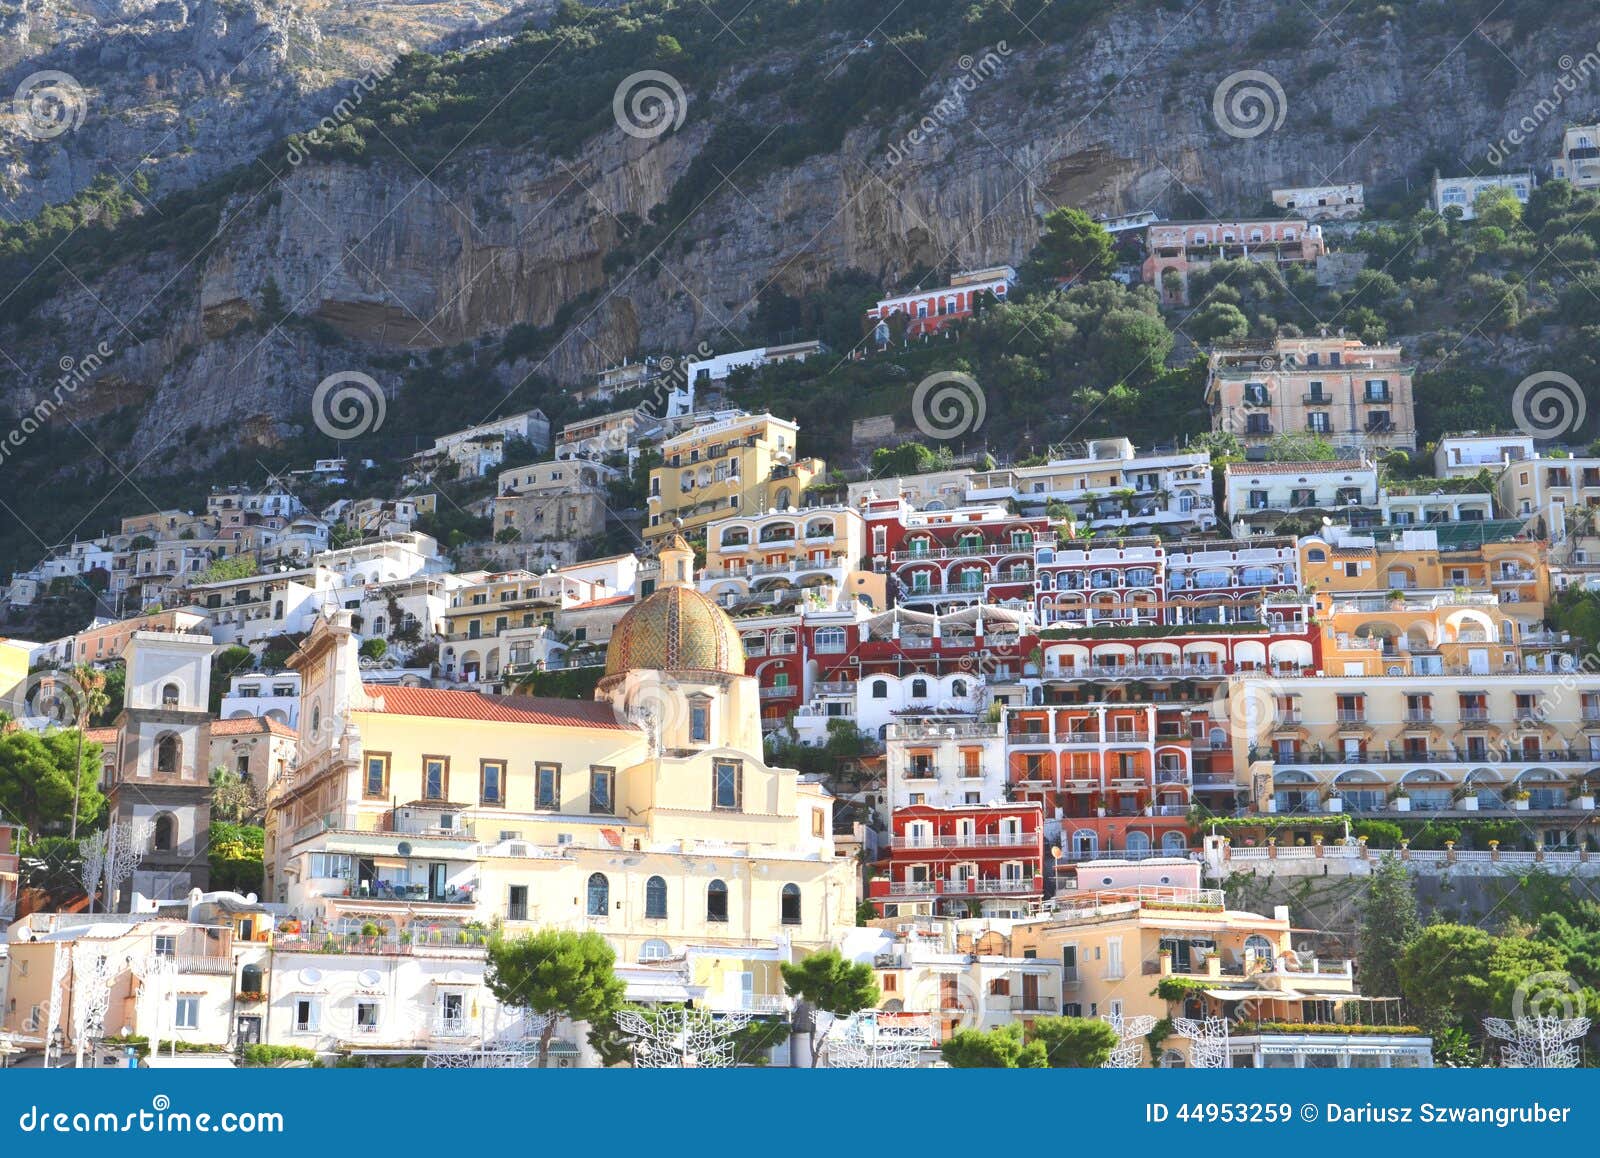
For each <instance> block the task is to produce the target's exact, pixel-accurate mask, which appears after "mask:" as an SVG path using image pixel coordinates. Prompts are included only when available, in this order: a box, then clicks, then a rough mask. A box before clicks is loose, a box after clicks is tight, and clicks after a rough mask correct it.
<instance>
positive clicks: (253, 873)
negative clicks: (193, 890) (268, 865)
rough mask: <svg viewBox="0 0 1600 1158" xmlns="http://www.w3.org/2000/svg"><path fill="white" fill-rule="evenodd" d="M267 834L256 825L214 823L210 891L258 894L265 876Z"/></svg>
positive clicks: (225, 822) (209, 852)
mask: <svg viewBox="0 0 1600 1158" xmlns="http://www.w3.org/2000/svg"><path fill="white" fill-rule="evenodd" d="M265 847H266V831H265V830H264V829H262V828H260V827H258V826H256V825H254V824H233V823H230V822H228V821H223V820H215V819H214V820H212V822H211V846H210V848H209V849H208V859H209V860H210V862H211V887H212V888H214V889H232V890H233V891H234V892H236V893H259V892H260V891H261V884H262V881H263V880H264V879H265V876H266V873H265V871H264V869H263V859H264V858H263V853H264V851H265Z"/></svg>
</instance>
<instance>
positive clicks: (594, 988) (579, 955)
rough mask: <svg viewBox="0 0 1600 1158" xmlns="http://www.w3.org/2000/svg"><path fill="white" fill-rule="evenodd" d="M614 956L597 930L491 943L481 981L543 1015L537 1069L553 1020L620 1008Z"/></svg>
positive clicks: (509, 1002) (505, 999) (595, 1016)
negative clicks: (487, 962) (485, 970)
mask: <svg viewBox="0 0 1600 1158" xmlns="http://www.w3.org/2000/svg"><path fill="white" fill-rule="evenodd" d="M616 960H617V955H616V954H615V953H614V952H612V949H611V946H610V945H609V944H607V943H606V939H605V938H604V937H602V936H601V935H600V934H599V933H596V932H593V931H589V932H583V933H573V932H569V931H567V930H565V929H544V930H541V931H540V932H537V933H530V934H528V935H526V936H523V937H518V938H516V939H515V940H509V941H508V940H505V939H502V938H496V939H495V940H494V941H492V942H490V944H489V968H488V970H487V972H485V974H484V984H486V985H487V986H488V987H489V992H491V993H493V994H494V995H495V997H496V998H497V999H498V1000H499V1002H500V1004H502V1005H506V1006H511V1007H515V1008H524V1009H531V1010H532V1011H533V1012H535V1013H538V1014H543V1015H544V1018H545V1023H544V1027H543V1028H542V1029H541V1030H540V1032H539V1068H540V1069H545V1068H547V1067H548V1066H549V1064H550V1042H551V1039H552V1038H554V1037H555V1032H556V1022H557V1019H558V1018H562V1017H565V1018H567V1019H568V1020H570V1021H587V1022H588V1023H589V1024H590V1025H594V1024H595V1023H597V1022H600V1021H610V1020H611V1019H612V1018H613V1017H614V1016H615V1015H616V1012H617V1010H618V1009H620V1008H622V995H623V992H624V991H625V990H626V988H627V986H626V985H624V983H623V981H622V979H621V978H619V977H618V976H617V975H616V974H615V973H614V972H613V971H612V967H613V966H614V965H615V964H616ZM868 972H869V975H870V972H871V971H870V970H869V971H868Z"/></svg>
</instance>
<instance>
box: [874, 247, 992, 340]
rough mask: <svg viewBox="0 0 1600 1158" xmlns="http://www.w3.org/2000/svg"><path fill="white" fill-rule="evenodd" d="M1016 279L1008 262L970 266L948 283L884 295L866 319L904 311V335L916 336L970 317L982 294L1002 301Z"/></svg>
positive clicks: (886, 317)
mask: <svg viewBox="0 0 1600 1158" xmlns="http://www.w3.org/2000/svg"><path fill="white" fill-rule="evenodd" d="M1016 282H1017V271H1016V270H1014V269H1012V268H1011V267H1010V266H1009V265H999V266H993V267H991V268H989V269H974V270H969V271H967V272H965V273H958V274H956V275H955V276H954V277H952V278H951V279H950V284H949V285H947V286H939V287H937V288H935V289H927V290H923V289H919V290H916V291H915V292H913V293H908V294H900V295H898V296H897V297H892V298H884V299H882V300H881V301H880V302H878V304H877V305H875V306H873V307H872V308H871V309H870V310H868V311H867V320H868V321H869V322H874V323H877V322H887V321H888V320H889V318H890V317H892V316H893V315H895V314H904V315H906V337H908V338H918V337H921V336H922V335H924V334H932V333H936V332H937V331H938V330H939V329H940V328H942V327H943V326H944V325H945V324H946V323H948V322H952V321H955V320H956V319H957V318H970V317H971V316H972V314H973V312H974V311H975V310H976V309H977V307H978V302H979V301H980V300H981V299H982V297H983V295H984V294H993V295H994V297H995V299H996V300H997V301H1002V302H1003V301H1005V300H1006V294H1007V293H1009V292H1010V290H1011V287H1012V286H1013V285H1015V284H1016Z"/></svg>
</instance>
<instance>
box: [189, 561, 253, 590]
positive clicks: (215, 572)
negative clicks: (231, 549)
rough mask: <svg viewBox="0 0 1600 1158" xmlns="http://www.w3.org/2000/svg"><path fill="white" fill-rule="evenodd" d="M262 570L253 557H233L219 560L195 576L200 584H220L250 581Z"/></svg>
mask: <svg viewBox="0 0 1600 1158" xmlns="http://www.w3.org/2000/svg"><path fill="white" fill-rule="evenodd" d="M260 570H261V564H260V563H258V562H257V561H256V559H255V556H253V555H233V556H230V557H229V558H226V559H217V560H215V561H214V562H212V563H211V565H210V566H208V567H207V568H206V569H205V570H204V571H202V572H200V574H199V575H197V576H195V580H194V581H195V582H196V583H197V584H198V583H220V582H223V581H224V580H227V579H248V578H250V577H251V576H252V575H255V574H256V573H257V572H259V571H260Z"/></svg>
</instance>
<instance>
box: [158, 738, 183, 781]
mask: <svg viewBox="0 0 1600 1158" xmlns="http://www.w3.org/2000/svg"><path fill="white" fill-rule="evenodd" d="M178 756H179V749H178V737H176V736H162V737H161V739H159V740H157V741H156V771H157V772H161V773H164V774H166V775H169V776H176V775H177V773H178Z"/></svg>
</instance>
